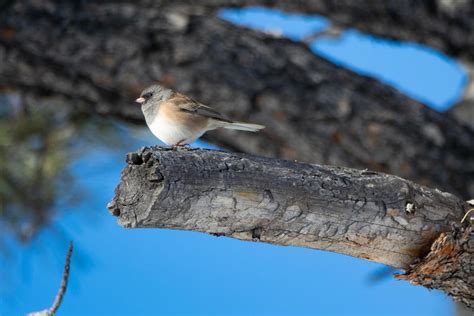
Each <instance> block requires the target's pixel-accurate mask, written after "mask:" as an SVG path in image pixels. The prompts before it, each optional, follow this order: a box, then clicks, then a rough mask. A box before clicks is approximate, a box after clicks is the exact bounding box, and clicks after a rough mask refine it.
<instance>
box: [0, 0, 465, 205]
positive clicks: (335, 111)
mask: <svg viewBox="0 0 474 316" xmlns="http://www.w3.org/2000/svg"><path fill="white" fill-rule="evenodd" d="M9 3H10V4H9ZM226 3H227V4H228V3H234V4H237V2H236V1H234V2H225V1H221V2H219V1H203V2H199V4H198V5H196V2H195V1H193V2H190V1H176V2H175V1H161V2H160V1H157V2H154V3H149V2H147V3H146V4H144V3H142V2H141V1H136V2H135V1H134V2H132V1H130V2H128V1H120V2H118V3H116V2H100V3H91V2H68V1H66V2H64V1H57V2H56V1H40V2H38V1H12V2H7V4H6V5H4V6H3V7H0V59H1V60H2V63H0V87H3V88H16V89H19V90H20V91H22V92H23V96H25V98H26V100H27V102H30V103H35V104H36V103H41V102H48V103H57V104H60V105H63V106H66V105H69V106H70V107H73V108H74V109H82V111H84V112H85V113H93V112H96V113H101V114H103V115H107V116H109V115H112V116H116V117H119V118H122V119H126V120H128V121H133V122H142V120H143V119H142V115H141V113H140V110H139V107H138V106H136V105H134V104H133V100H134V99H135V98H136V97H137V95H138V94H139V92H140V90H141V89H142V88H144V87H145V86H147V85H149V84H150V83H152V82H154V81H156V80H160V81H161V83H162V84H165V85H168V86H172V87H174V88H177V89H178V90H180V91H181V92H184V93H188V94H190V95H191V96H192V97H194V98H196V99H198V100H199V101H201V102H203V103H207V104H209V105H212V106H213V107H216V108H217V109H219V110H221V111H222V112H224V113H226V114H228V115H229V116H231V117H233V118H235V119H239V120H248V121H253V122H255V123H261V124H264V125H266V126H267V128H266V129H265V130H264V131H263V132H262V133H259V134H250V133H235V132H232V131H225V130H222V131H215V132H212V133H208V134H207V135H206V137H207V138H206V139H207V140H209V141H211V142H213V143H215V144H217V145H219V146H222V147H224V148H230V149H232V150H234V151H241V152H247V153H253V154H260V155H265V156H272V157H282V158H286V159H298V160H300V161H305V162H314V163H323V164H333V165H340V166H350V167H356V168H369V169H372V170H377V171H382V172H387V173H391V174H396V175H399V176H402V177H404V178H407V179H410V180H413V181H415V182H417V183H421V184H424V185H429V186H433V187H438V188H440V189H442V190H445V191H448V192H451V193H454V194H457V195H458V196H461V197H463V198H466V199H467V198H470V197H471V196H473V195H474V165H473V163H474V162H473V160H472V157H473V156H474V147H473V146H472V144H473V143H474V132H473V131H471V130H469V129H467V128H465V127H462V126H460V124H458V123H457V122H456V121H455V120H454V119H452V118H450V117H449V116H448V115H446V114H440V113H437V112H435V111H433V110H431V109H429V108H427V107H425V106H424V105H422V104H420V103H419V102H416V101H414V100H412V99H410V98H408V97H406V96H404V95H402V94H401V93H399V92H398V91H397V90H395V89H393V88H391V87H389V86H387V85H384V84H381V83H380V82H378V81H376V80H374V79H371V78H368V77H364V76H360V75H357V74H356V73H354V72H351V71H348V70H345V69H343V68H341V67H339V66H336V65H334V64H332V63H330V62H328V61H326V60H324V59H323V58H321V57H318V56H316V55H314V54H313V53H312V52H311V51H310V50H309V49H308V47H307V46H306V45H304V44H302V43H296V42H293V41H290V40H287V39H282V38H275V37H273V36H271V35H268V34H263V33H259V32H255V31H252V30H249V29H246V28H241V27H237V26H235V25H232V24H230V23H226V22H224V21H221V20H220V19H218V18H217V17H216V16H214V15H212V13H213V12H214V11H215V9H216V8H217V4H219V5H225V4H226ZM242 3H244V2H242ZM249 3H250V2H249ZM298 3H299V4H301V5H302V6H303V5H305V4H304V3H305V2H301V1H299V2H298ZM310 3H313V4H314V3H316V2H315V1H314V2H308V5H307V6H309V5H310ZM191 4H192V5H191ZM295 5H296V4H295ZM295 8H296V7H295ZM311 12H313V11H311ZM314 12H316V11H315V10H314Z"/></svg>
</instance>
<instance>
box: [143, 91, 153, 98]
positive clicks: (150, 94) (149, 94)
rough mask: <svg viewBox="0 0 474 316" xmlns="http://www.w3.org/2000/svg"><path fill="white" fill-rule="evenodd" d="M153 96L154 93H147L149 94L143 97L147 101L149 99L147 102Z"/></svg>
mask: <svg viewBox="0 0 474 316" xmlns="http://www.w3.org/2000/svg"><path fill="white" fill-rule="evenodd" d="M152 96H153V93H152V92H147V93H145V94H144V95H143V97H144V98H145V99H147V100H148V99H149V98H151V97H152Z"/></svg>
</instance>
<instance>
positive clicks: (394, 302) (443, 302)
mask: <svg viewBox="0 0 474 316" xmlns="http://www.w3.org/2000/svg"><path fill="white" fill-rule="evenodd" d="M221 16H222V17H223V18H225V19H228V20H230V21H235V22H236V23H241V24H244V25H249V26H251V27H255V28H259V29H264V30H267V31H279V32H281V33H282V34H283V35H284V36H288V37H290V38H292V39H294V40H299V39H301V37H302V36H304V35H305V34H309V33H310V32H313V31H315V30H318V29H321V28H324V27H326V26H327V21H326V20H325V19H324V18H321V17H309V16H298V15H292V16H288V15H285V14H283V13H280V12H277V11H269V10H263V9H258V8H250V9H247V10H246V11H245V12H244V13H242V12H237V11H235V10H234V11H230V10H225V11H223V12H222V14H221ZM311 48H312V49H313V50H314V52H315V53H317V54H320V55H322V56H324V57H326V58H328V59H330V60H332V61H334V62H336V63H340V64H343V65H345V66H347V67H349V68H351V69H353V70H356V71H358V72H360V73H364V74H367V75H371V76H374V77H377V78H379V79H381V80H383V81H384V82H386V83H388V84H391V85H393V86H394V87H396V88H398V89H400V90H401V91H403V92H404V93H406V94H408V95H410V96H412V97H413V98H416V99H418V100H421V101H423V102H426V103H427V104H429V105H430V106H432V107H433V108H436V109H438V110H444V109H446V108H447V107H449V105H450V104H452V102H454V101H455V100H456V98H458V96H459V94H460V92H461V89H462V83H463V81H464V80H465V75H464V73H463V72H462V70H461V68H460V67H459V66H458V65H457V64H456V63H454V62H453V61H451V60H449V59H448V58H446V57H445V56H443V55H442V54H440V53H438V52H435V51H433V50H431V49H427V48H424V47H421V46H419V45H415V44H397V43H393V42H389V41H385V40H380V39H374V38H371V37H367V36H365V35H363V34H360V33H358V32H356V31H347V32H345V33H344V34H343V36H342V37H341V38H339V39H322V40H318V41H317V42H315V43H313V44H311ZM121 133H123V135H127V137H126V138H127V142H126V145H125V146H123V147H121V148H108V147H106V146H105V145H104V146H97V147H95V148H92V149H90V150H89V151H88V152H87V154H85V155H84V156H83V157H82V158H81V159H80V160H79V161H77V162H76V163H75V164H74V166H72V171H73V173H74V175H75V176H76V178H77V181H78V182H79V184H81V185H82V186H83V187H84V188H87V191H86V193H85V198H84V199H83V202H82V203H81V204H80V205H75V206H69V205H61V209H67V210H68V211H64V212H60V213H59V214H60V215H59V216H58V217H57V218H56V220H55V223H54V225H53V228H51V229H48V230H47V231H45V232H43V233H42V234H41V236H40V237H39V238H38V239H37V240H35V241H34V242H33V243H31V244H28V245H26V246H22V245H17V244H15V243H14V242H12V243H11V244H12V247H14V248H13V249H14V253H13V254H12V255H11V256H10V257H9V258H7V259H4V258H2V261H1V262H0V279H1V280H2V282H1V283H0V316H5V315H24V314H25V313H26V312H31V311H33V310H40V309H43V308H46V307H48V306H49V305H50V304H51V302H52V300H53V298H54V295H55V294H56V291H57V289H58V286H59V282H60V276H61V273H62V266H63V262H64V255H65V252H66V249H67V243H68V240H69V239H72V240H74V242H75V246H76V251H75V253H74V255H73V260H72V267H71V280H70V285H69V288H68V292H67V294H66V296H65V299H64V302H63V305H62V306H61V308H60V311H59V315H131V314H133V315H452V313H453V308H452V306H451V303H450V300H449V299H447V298H446V297H445V296H444V295H443V294H442V293H440V292H437V291H429V290H427V289H425V288H423V287H416V286H412V285H409V284H408V283H406V282H402V281H395V280H393V279H391V278H390V277H389V278H386V279H384V280H382V281H380V282H377V283H374V282H371V281H370V280H369V279H370V275H372V274H373V273H375V272H376V271H379V269H381V268H383V266H381V265H378V264H375V263H371V262H367V261H363V260H359V259H355V258H351V257H348V256H343V255H339V254H335V253H330V252H323V251H316V250H311V249H305V248H296V247H278V246H273V245H267V244H260V243H252V242H242V241H238V240H233V239H229V238H222V237H220V238H217V237H213V236H208V235H205V234H200V233H192V232H185V231H172V230H158V229H135V230H125V229H122V228H120V227H119V226H118V225H117V224H116V223H115V219H114V218H113V217H112V216H110V215H109V213H108V212H107V210H106V208H105V205H106V204H107V202H108V201H110V199H111V198H112V196H113V190H114V188H115V185H116V184H117V183H118V181H119V177H120V171H121V169H122V168H123V167H124V153H126V152H129V151H133V150H136V149H137V148H139V147H141V146H145V145H153V144H156V143H157V141H156V140H155V139H154V138H153V137H152V135H151V133H149V132H148V131H147V130H146V129H145V128H134V129H132V128H127V127H122V128H121ZM197 145H198V146H202V145H203V144H201V143H199V144H197ZM104 166H106V168H104ZM76 210H77V211H76Z"/></svg>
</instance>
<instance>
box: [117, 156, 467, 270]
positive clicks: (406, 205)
mask: <svg viewBox="0 0 474 316" xmlns="http://www.w3.org/2000/svg"><path fill="white" fill-rule="evenodd" d="M127 161H128V166H127V167H126V168H125V169H124V171H123V173H122V179H121V183H120V184H119V186H118V187H117V189H116V196H115V197H114V199H113V200H112V201H111V202H110V203H109V205H108V208H109V210H110V211H111V213H112V214H114V215H115V216H117V217H118V223H119V224H120V225H122V226H124V227H130V228H138V227H155V228H171V229H184V230H194V231H200V232H205V233H210V234H215V235H224V236H228V237H233V238H238V239H242V240H255V241H262V242H267V243H272V244H279V245H292V246H302V247H309V248H315V249H323V250H328V251H334V252H338V253H343V254H347V255H351V256H355V257H359V258H364V259H367V260H371V261H375V262H380V263H384V264H387V265H389V266H392V267H396V268H408V267H409V265H410V264H412V263H413V262H414V261H415V260H416V259H417V258H420V257H422V256H424V255H425V254H427V253H428V252H429V250H430V246H431V244H432V242H433V241H434V240H435V239H436V238H437V237H438V236H439V234H440V233H442V232H445V231H449V230H450V223H451V222H453V221H459V220H460V219H461V218H462V216H463V214H464V212H465V209H466V208H467V205H466V204H465V203H464V202H463V201H461V200H460V199H458V198H457V197H455V196H454V195H452V194H449V193H445V192H441V191H439V190H436V189H429V188H426V187H423V186H420V185H417V184H415V183H412V182H410V181H407V180H404V179H401V178H399V177H396V176H391V175H387V174H383V173H377V172H372V171H367V170H355V169H348V168H341V167H331V166H320V165H311V164H304V163H297V162H291V161H285V160H277V159H270V158H263V157H256V156H251V155H246V154H235V153H226V152H219V151H208V150H191V149H179V150H178V151H172V150H169V149H164V148H160V147H153V148H144V149H142V150H140V151H139V152H137V153H132V154H129V156H128V160H127Z"/></svg>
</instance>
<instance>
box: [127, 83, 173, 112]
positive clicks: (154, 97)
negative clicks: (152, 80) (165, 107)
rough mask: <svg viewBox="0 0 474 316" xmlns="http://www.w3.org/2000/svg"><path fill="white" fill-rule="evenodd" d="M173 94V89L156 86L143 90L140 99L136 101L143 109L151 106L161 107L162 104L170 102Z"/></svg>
mask: <svg viewBox="0 0 474 316" xmlns="http://www.w3.org/2000/svg"><path fill="white" fill-rule="evenodd" d="M171 93H172V90H171V89H167V88H165V87H163V86H160V85H158V84H155V85H152V86H149V87H148V88H146V89H145V90H143V91H142V93H140V97H139V98H138V99H136V100H135V102H137V103H139V104H140V105H141V106H142V108H144V107H148V106H150V105H159V104H160V103H161V102H163V101H166V100H168V99H169V98H170V96H171Z"/></svg>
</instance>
